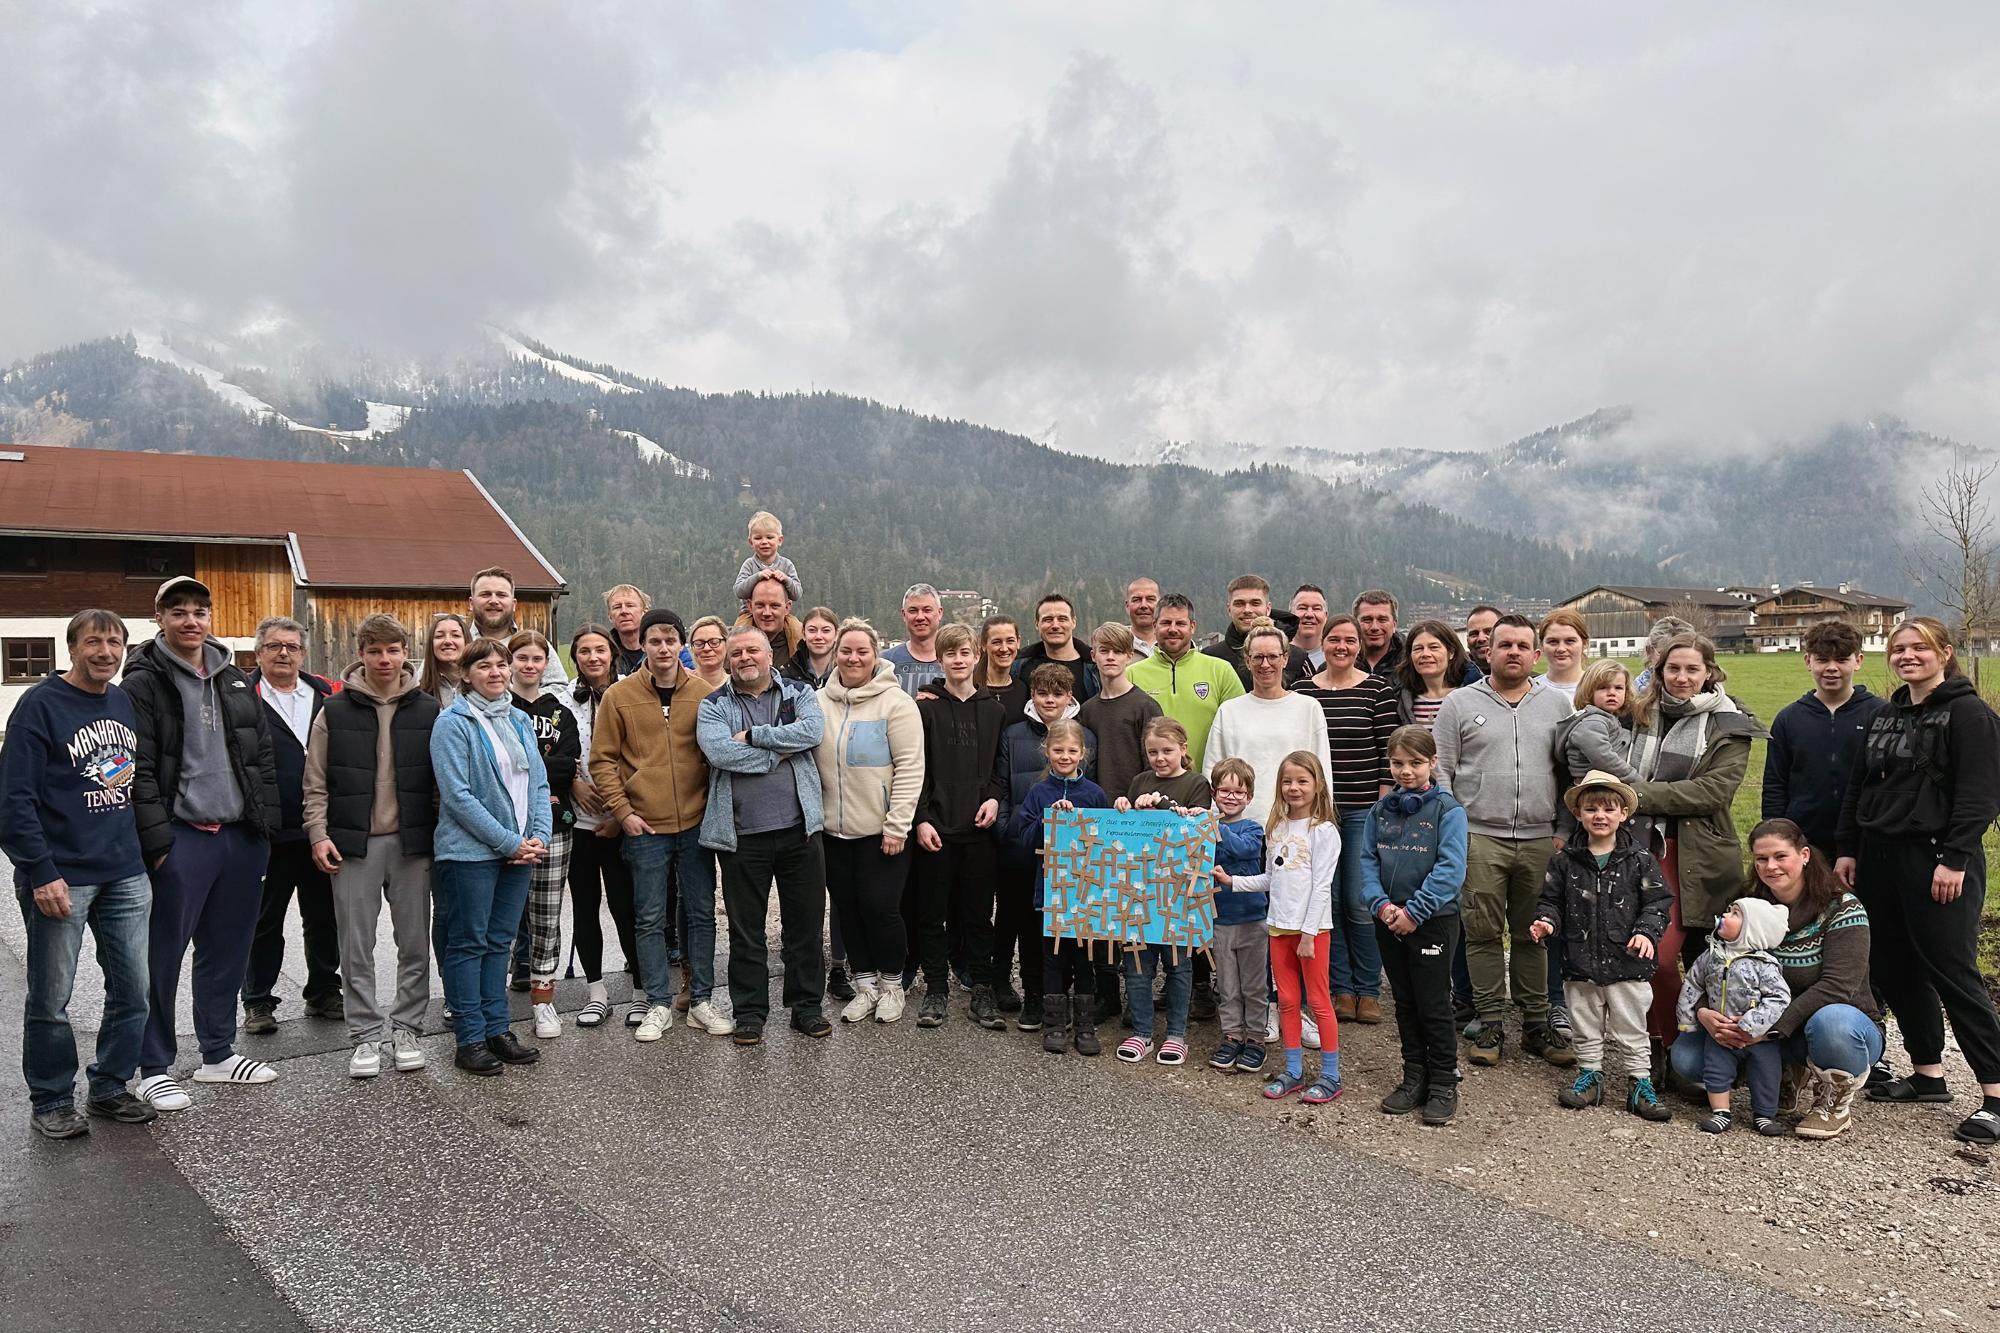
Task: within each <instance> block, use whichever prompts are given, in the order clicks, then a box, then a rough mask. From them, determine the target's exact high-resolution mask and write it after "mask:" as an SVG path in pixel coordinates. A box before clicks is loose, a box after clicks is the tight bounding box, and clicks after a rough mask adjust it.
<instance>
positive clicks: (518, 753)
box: [459, 690, 528, 773]
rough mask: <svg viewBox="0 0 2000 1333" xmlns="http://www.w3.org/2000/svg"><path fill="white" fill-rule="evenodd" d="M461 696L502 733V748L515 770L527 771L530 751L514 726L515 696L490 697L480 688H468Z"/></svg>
mask: <svg viewBox="0 0 2000 1333" xmlns="http://www.w3.org/2000/svg"><path fill="white" fill-rule="evenodd" d="M459 697H460V698H461V699H463V700H464V701H465V705H466V707H468V708H470V709H471V710H472V711H473V712H474V713H477V714H478V715H480V716H481V717H483V718H485V719H486V720H487V721H488V722H490V723H492V724H493V730H494V731H496V732H498V733H499V735H500V749H501V750H502V751H503V752H504V755H505V758H506V760H507V763H508V764H509V765H511V766H512V767H513V769H514V771H515V772H516V773H525V772H527V771H528V751H527V749H526V748H525V747H523V746H522V744H521V733H520V732H519V731H517V730H515V728H514V696H513V695H512V694H511V693H509V694H503V695H501V696H500V697H499V698H498V699H489V698H487V697H486V696H485V695H483V694H481V693H480V692H479V691H478V690H467V691H466V692H465V693H464V694H462V695H460V696H459Z"/></svg>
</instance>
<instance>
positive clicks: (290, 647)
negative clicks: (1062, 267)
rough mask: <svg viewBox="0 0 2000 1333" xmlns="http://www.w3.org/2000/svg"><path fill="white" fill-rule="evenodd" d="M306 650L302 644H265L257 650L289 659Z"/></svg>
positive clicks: (260, 645)
mask: <svg viewBox="0 0 2000 1333" xmlns="http://www.w3.org/2000/svg"><path fill="white" fill-rule="evenodd" d="M305 650H306V646H305V645H304V644H302V643H265V644H259V645H258V648H257V651H258V652H262V653H270V654H272V655H273V656H276V657H289V656H291V655H292V654H294V653H302V652H304V651H305Z"/></svg>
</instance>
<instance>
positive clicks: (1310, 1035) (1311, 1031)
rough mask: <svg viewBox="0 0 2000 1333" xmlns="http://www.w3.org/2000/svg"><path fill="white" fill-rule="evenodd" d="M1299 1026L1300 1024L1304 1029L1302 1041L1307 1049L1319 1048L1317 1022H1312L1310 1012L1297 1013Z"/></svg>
mask: <svg viewBox="0 0 2000 1333" xmlns="http://www.w3.org/2000/svg"><path fill="white" fill-rule="evenodd" d="M1299 1026H1300V1027H1301V1028H1303V1029H1304V1030H1305V1038H1304V1041H1305V1048H1306V1049H1307V1050H1309V1051H1316V1050H1318V1049H1319V1024H1317V1023H1315V1022H1313V1020H1312V1015H1311V1014H1300V1015H1299Z"/></svg>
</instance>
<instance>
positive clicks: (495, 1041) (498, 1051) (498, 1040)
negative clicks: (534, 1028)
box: [486, 1032, 542, 1065]
mask: <svg viewBox="0 0 2000 1333" xmlns="http://www.w3.org/2000/svg"><path fill="white" fill-rule="evenodd" d="M486 1049H487V1050H489V1051H491V1052H493V1054H494V1055H496V1056H498V1057H499V1058H500V1060H501V1062H502V1063H503V1064H510V1065H531V1064H533V1063H535V1061H537V1060H539V1059H541V1058H542V1053H541V1052H540V1051H538V1050H534V1049H533V1048H531V1047H527V1046H523V1045H522V1044H521V1039H520V1038H519V1037H517V1036H515V1035H514V1034H513V1033H512V1032H503V1033H501V1034H500V1035H499V1036H497V1037H488V1038H487V1039H486Z"/></svg>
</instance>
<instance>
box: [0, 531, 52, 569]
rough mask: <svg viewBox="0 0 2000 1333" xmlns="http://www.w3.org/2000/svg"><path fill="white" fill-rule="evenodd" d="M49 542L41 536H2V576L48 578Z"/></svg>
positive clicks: (0, 550) (0, 566) (0, 559)
mask: <svg viewBox="0 0 2000 1333" xmlns="http://www.w3.org/2000/svg"><path fill="white" fill-rule="evenodd" d="M48 574H49V543H48V542H47V541H45V540H43V539H42V538H39V537H0V577H5V578H27V579H39V578H47V577H48Z"/></svg>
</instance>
